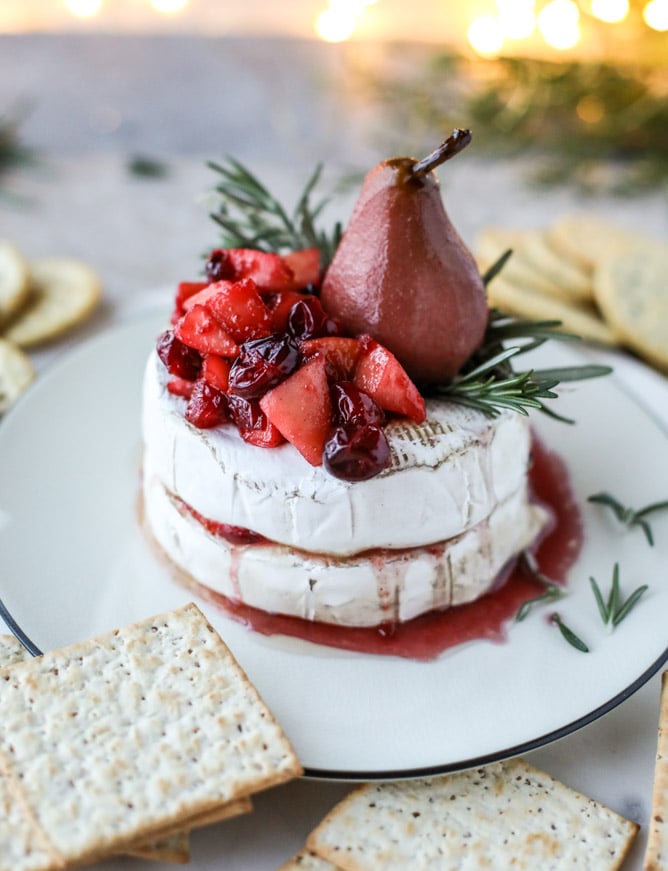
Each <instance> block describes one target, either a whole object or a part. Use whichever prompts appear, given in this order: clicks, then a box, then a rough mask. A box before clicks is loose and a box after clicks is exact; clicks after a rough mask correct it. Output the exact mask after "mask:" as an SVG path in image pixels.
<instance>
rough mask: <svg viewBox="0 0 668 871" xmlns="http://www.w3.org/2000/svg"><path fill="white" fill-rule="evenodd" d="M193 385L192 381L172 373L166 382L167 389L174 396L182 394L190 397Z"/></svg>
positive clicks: (187, 397)
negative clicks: (172, 375)
mask: <svg viewBox="0 0 668 871" xmlns="http://www.w3.org/2000/svg"><path fill="white" fill-rule="evenodd" d="M194 386H195V382H194V381H186V379H185V378H179V376H178V375H174V377H173V378H170V379H169V381H168V382H167V390H169V392H170V393H172V394H173V395H174V396H183V397H185V398H186V399H190V397H191V396H192V392H193V387H194Z"/></svg>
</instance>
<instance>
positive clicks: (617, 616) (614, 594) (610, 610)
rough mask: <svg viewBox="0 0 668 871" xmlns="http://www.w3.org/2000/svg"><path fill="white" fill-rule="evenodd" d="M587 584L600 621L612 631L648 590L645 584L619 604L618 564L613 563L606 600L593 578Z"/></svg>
mask: <svg viewBox="0 0 668 871" xmlns="http://www.w3.org/2000/svg"><path fill="white" fill-rule="evenodd" d="M589 583H590V585H591V588H592V592H593V593H594V598H595V599H596V604H597V606H598V610H599V614H600V615H601V620H602V621H603V623H604V624H605V625H606V626H610V627H611V628H613V629H614V627H615V626H619V624H620V623H621V622H622V620H623V619H624V618H625V617H627V616H628V615H629V614H630V613H631V611H632V610H633V608H635V606H636V605H637V604H638V602H639V601H640V599H641V597H642V596H643V595H644V594H645V593H646V592H647V590H648V589H649V587H648V585H647V584H642V586H640V587H638V588H637V589H636V590H634V591H633V592H632V593H631V595H630V596H629V597H628V599H627V600H626V601H625V602H621V601H620V599H621V589H620V583H619V563H615V565H614V568H613V570H612V583H611V585H610V592H609V593H608V598H607V600H605V599H604V598H603V593H602V592H601V588H600V587H599V585H598V583H597V582H596V579H595V578H592V577H590V578H589Z"/></svg>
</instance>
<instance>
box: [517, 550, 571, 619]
mask: <svg viewBox="0 0 668 871" xmlns="http://www.w3.org/2000/svg"><path fill="white" fill-rule="evenodd" d="M518 564H519V566H520V568H521V569H523V570H524V571H525V572H527V573H528V574H529V576H530V577H531V578H532V579H533V580H534V581H538V583H539V584H542V585H543V587H544V588H545V592H544V593H541V594H540V595H539V596H534V598H533V599H527V601H526V602H524V603H523V604H522V605H521V606H520V608H519V609H518V611H517V614H516V615H515V620H517V622H520V621H521V620H524V618H525V617H526V616H527V615H528V614H529V612H530V611H531V610H532V608H533V607H534V605H539V604H540V603H541V602H554V601H555V600H556V599H561V598H562V597H563V596H565V595H566V593H565V592H564V590H563V589H562V588H561V587H560V586H559V585H558V584H555V583H554V581H551V580H550V579H549V578H548V577H546V575H544V574H543V573H542V572H541V571H539V569H538V566H537V565H536V560H535V559H534V557H533V555H532V554H531V553H529V552H528V551H526V550H524V551H522V553H521V554H520V557H519V560H518Z"/></svg>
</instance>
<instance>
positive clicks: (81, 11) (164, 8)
mask: <svg viewBox="0 0 668 871" xmlns="http://www.w3.org/2000/svg"><path fill="white" fill-rule="evenodd" d="M148 2H149V4H150V5H151V6H152V7H153V8H154V9H155V11H156V12H162V13H163V14H164V15H173V14H174V13H176V12H182V11H183V10H184V9H185V8H186V6H187V5H188V0H148ZM64 3H65V6H66V7H67V9H68V10H69V11H70V12H71V13H72V15H74V16H76V17H77V18H93V16H95V15H97V14H98V13H99V12H101V11H102V6H103V4H104V0H64Z"/></svg>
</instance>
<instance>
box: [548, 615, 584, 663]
mask: <svg viewBox="0 0 668 871" xmlns="http://www.w3.org/2000/svg"><path fill="white" fill-rule="evenodd" d="M550 622H551V623H553V624H554V625H555V626H556V627H557V628H558V629H559V632H561V634H562V636H563V638H564V639H565V640H566V641H568V643H569V644H570V645H571V647H574V648H575V649H576V650H579V651H581V652H582V653H589V647H587V645H586V644H585V643H584V641H583V640H582V639H581V638H580V637H579V635H576V634H575V632H573V630H572V629H570V628H569V627H568V626H567V625H566V624H565V623H564V621H563V620H562V619H561V616H560V615H559V614H558V613H557V612H556V611H555V612H554V613H553V614H550Z"/></svg>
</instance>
